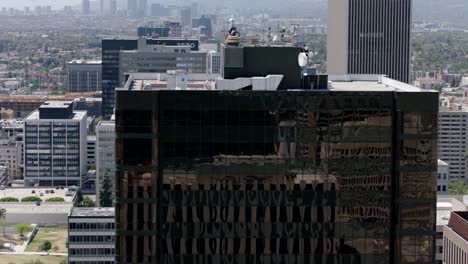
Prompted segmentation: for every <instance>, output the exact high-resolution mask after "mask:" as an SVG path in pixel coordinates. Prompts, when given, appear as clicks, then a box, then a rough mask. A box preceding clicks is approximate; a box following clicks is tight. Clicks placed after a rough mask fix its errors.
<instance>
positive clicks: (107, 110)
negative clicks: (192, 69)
mask: <svg viewBox="0 0 468 264" xmlns="http://www.w3.org/2000/svg"><path fill="white" fill-rule="evenodd" d="M164 26H167V27H169V28H170V29H171V32H170V34H171V35H172V33H173V32H175V31H173V30H174V28H179V30H180V24H179V23H165V24H164ZM178 33H180V31H179V32H178ZM146 43H147V45H150V46H151V45H152V46H162V45H165V46H181V47H182V49H185V48H184V47H186V46H190V50H191V51H197V50H198V49H199V42H198V40H195V39H181V38H172V37H171V38H154V39H152V38H148V39H147V41H146ZM137 49H138V39H137V38H126V39H119V38H112V39H103V40H102V72H103V73H102V114H103V116H104V117H105V118H110V117H111V115H112V113H113V110H114V107H115V101H114V100H115V99H114V98H115V88H117V87H118V86H119V85H120V83H119V79H120V75H119V74H120V73H121V71H120V54H121V51H125V50H137ZM202 60H203V59H202ZM204 61H206V58H205V59H204ZM194 64H197V63H194ZM148 70H150V69H148Z"/></svg>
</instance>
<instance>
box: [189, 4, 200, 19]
mask: <svg viewBox="0 0 468 264" xmlns="http://www.w3.org/2000/svg"><path fill="white" fill-rule="evenodd" d="M198 9H199V8H198V3H197V2H192V3H190V14H191V15H192V17H197V16H198Z"/></svg>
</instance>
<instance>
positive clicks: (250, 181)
mask: <svg viewBox="0 0 468 264" xmlns="http://www.w3.org/2000/svg"><path fill="white" fill-rule="evenodd" d="M116 110H117V111H116V132H117V142H116V143H117V144H116V155H117V191H116V227H117V244H116V254H117V263H164V264H166V263H167V264H169V263H171V264H172V263H184V264H185V263H194V264H195V263H200V264H202V263H203V264H204V263H262V264H263V263H297V264H299V263H320V264H322V263H337V264H338V263H349V264H358V263H362V264H395V263H397V264H398V263H427V264H429V263H431V264H432V263H435V259H434V256H435V252H434V247H435V240H434V239H435V238H434V236H435V201H436V188H435V186H436V185H437V184H436V182H437V178H436V174H437V173H436V172H437V111H438V94H437V93H431V92H424V93H423V92H417V93H416V92H415V93H411V92H338V91H329V90H325V91H274V92H273V91H118V92H117V109H116Z"/></svg>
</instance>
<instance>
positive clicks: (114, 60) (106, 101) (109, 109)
mask: <svg viewBox="0 0 468 264" xmlns="http://www.w3.org/2000/svg"><path fill="white" fill-rule="evenodd" d="M137 46H138V43H137V39H136V38H135V39H118V38H112V39H103V40H102V115H103V116H104V117H105V118H110V117H111V116H112V113H113V111H114V106H115V88H116V87H117V86H118V83H119V60H120V51H121V50H134V49H137Z"/></svg>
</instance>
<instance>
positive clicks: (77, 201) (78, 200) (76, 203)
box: [73, 188, 83, 207]
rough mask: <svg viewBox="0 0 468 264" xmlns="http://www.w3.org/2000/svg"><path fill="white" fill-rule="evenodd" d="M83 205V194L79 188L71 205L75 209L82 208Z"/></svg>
mask: <svg viewBox="0 0 468 264" xmlns="http://www.w3.org/2000/svg"><path fill="white" fill-rule="evenodd" d="M82 204H83V193H82V192H81V188H78V189H77V190H76V194H75V198H74V199H73V205H74V206H75V207H82V206H81V205H82Z"/></svg>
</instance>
